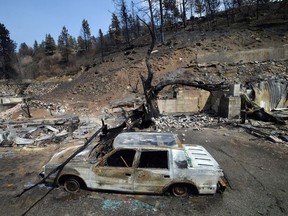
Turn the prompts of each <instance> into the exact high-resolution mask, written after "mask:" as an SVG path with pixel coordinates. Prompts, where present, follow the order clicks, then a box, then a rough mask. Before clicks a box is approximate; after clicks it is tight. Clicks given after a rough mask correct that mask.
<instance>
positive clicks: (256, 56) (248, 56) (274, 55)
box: [197, 44, 288, 63]
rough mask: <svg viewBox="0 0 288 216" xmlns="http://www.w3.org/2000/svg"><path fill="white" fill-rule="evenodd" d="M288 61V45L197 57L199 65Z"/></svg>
mask: <svg viewBox="0 0 288 216" xmlns="http://www.w3.org/2000/svg"><path fill="white" fill-rule="evenodd" d="M287 59H288V44H285V45H283V47H280V48H263V49H254V50H246V51H239V52H218V53H205V54H200V55H198V56H197V61H198V62H199V63H211V62H222V63H223V62H226V63H237V62H240V61H241V62H243V63H247V62H253V61H259V62H261V61H268V60H287Z"/></svg>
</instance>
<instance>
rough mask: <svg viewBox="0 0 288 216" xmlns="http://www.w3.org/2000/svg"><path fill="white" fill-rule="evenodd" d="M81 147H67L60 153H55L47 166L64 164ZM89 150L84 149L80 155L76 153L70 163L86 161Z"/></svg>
mask: <svg viewBox="0 0 288 216" xmlns="http://www.w3.org/2000/svg"><path fill="white" fill-rule="evenodd" d="M80 147H81V145H76V146H71V147H68V148H66V149H64V150H62V151H60V152H57V153H55V154H54V155H53V156H52V158H51V159H50V161H49V162H48V164H62V163H63V162H65V161H66V160H67V159H68V158H69V157H70V156H71V155H72V154H74V153H75V152H76V151H77V150H78V149H79V148H80ZM89 152H90V149H84V150H83V151H81V152H80V153H78V154H77V155H76V156H75V157H74V158H72V159H71V160H72V161H86V160H87V159H88V155H89Z"/></svg>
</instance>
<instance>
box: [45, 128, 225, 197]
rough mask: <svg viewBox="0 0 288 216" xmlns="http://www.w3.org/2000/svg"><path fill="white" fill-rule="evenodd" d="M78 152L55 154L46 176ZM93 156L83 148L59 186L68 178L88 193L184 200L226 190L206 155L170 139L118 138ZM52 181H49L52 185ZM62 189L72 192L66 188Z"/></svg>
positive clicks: (142, 134)
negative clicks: (167, 195) (170, 196)
mask: <svg viewBox="0 0 288 216" xmlns="http://www.w3.org/2000/svg"><path fill="white" fill-rule="evenodd" d="M76 148H77V147H74V148H73V147H72V148H68V149H66V150H64V151H62V152H60V153H58V154H55V155H54V156H53V157H52V159H51V160H50V161H49V162H48V164H46V165H45V166H44V176H46V175H47V174H48V173H49V172H50V171H51V170H53V169H54V168H55V167H57V166H58V165H60V164H61V162H63V158H67V157H68V156H69V155H71V153H72V152H73V151H75V149H76ZM91 151H93V150H88V149H87V150H85V151H83V152H81V153H79V154H78V155H77V156H76V157H75V158H74V159H72V160H71V161H70V162H69V163H68V164H67V165H66V166H65V167H64V169H63V170H62V171H61V174H60V175H59V178H58V180H57V182H58V183H59V184H64V186H65V184H66V183H65V182H66V180H67V179H69V178H74V179H77V180H78V182H79V184H80V183H81V184H82V186H83V185H84V186H86V187H87V188H89V189H97V190H111V191H121V192H128V193H154V194H162V193H164V192H166V191H167V190H170V189H171V188H172V190H173V194H174V195H179V196H181V195H182V194H183V193H184V192H185V195H186V192H187V191H186V190H187V189H190V190H193V192H196V193H199V194H214V193H215V192H216V191H217V189H219V187H220V186H223V187H225V185H224V184H223V181H222V179H221V178H222V177H223V176H224V175H223V172H222V169H221V168H220V166H219V164H218V163H217V162H216V160H215V159H214V158H213V157H212V156H211V155H210V154H209V152H208V151H207V150H206V149H205V148H204V147H202V146H200V145H190V144H181V143H180V141H179V140H178V138H177V136H176V135H174V134H170V133H150V132H130V133H122V134H119V135H118V136H117V137H116V138H115V140H114V143H113V149H112V150H111V151H110V152H108V153H107V154H105V155H104V156H103V157H99V158H96V159H91V157H90V158H89V155H90V156H91V155H92V154H91ZM55 177H56V174H54V175H52V176H51V177H50V178H49V179H48V181H50V182H53V181H54V180H55V179H54V178H55ZM219 182H220V183H222V184H219ZM68 183H69V182H68ZM72 183H73V182H72ZM67 185H68V186H67ZM72 186H73V185H72ZM65 188H66V189H67V190H68V191H73V190H72V189H73V187H72V189H69V184H66V187H65ZM179 190H180V191H179ZM183 190H184V192H183ZM175 191H176V192H175Z"/></svg>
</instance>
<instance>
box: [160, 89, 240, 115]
mask: <svg viewBox="0 0 288 216" xmlns="http://www.w3.org/2000/svg"><path fill="white" fill-rule="evenodd" d="M158 107H159V110H160V113H162V114H173V113H197V112H201V111H205V110H213V111H214V112H215V113H218V114H219V115H220V116H222V117H225V118H236V117H239V116H240V110H241V98H240V85H239V84H234V85H231V87H230V90H229V91H225V92H224V91H215V92H212V93H210V92H208V91H205V90H201V89H196V88H189V89H180V90H179V91H178V92H177V97H176V98H175V99H165V100H158Z"/></svg>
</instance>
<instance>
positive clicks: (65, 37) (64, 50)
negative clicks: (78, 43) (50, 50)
mask: <svg viewBox="0 0 288 216" xmlns="http://www.w3.org/2000/svg"><path fill="white" fill-rule="evenodd" d="M69 38H70V35H69V33H68V29H67V28H66V27H65V26H63V28H62V31H61V34H60V36H59V38H58V49H59V51H60V53H61V55H62V60H63V61H64V62H66V63H67V62H68V61H69V54H70V53H71V46H70V43H69Z"/></svg>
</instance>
